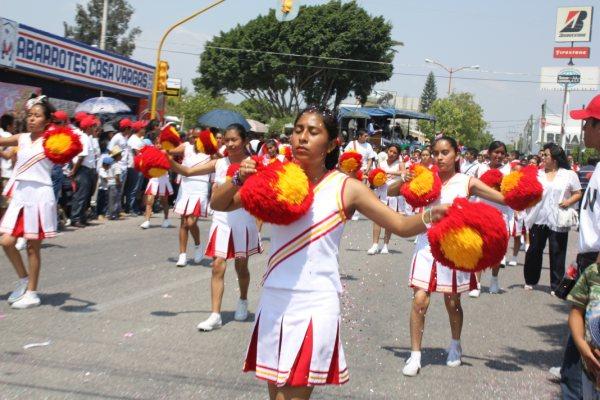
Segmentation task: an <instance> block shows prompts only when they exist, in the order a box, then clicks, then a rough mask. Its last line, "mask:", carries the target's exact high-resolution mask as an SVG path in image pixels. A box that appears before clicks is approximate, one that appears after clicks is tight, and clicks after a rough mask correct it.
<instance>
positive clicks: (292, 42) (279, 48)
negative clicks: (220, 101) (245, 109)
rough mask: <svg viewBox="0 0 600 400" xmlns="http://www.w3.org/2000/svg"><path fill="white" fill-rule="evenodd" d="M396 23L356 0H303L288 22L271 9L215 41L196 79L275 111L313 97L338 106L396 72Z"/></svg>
mask: <svg viewBox="0 0 600 400" xmlns="http://www.w3.org/2000/svg"><path fill="white" fill-rule="evenodd" d="M391 31H392V26H391V24H390V23H389V22H386V21H385V19H384V18H383V17H381V16H379V17H373V16H371V15H369V14H368V13H367V12H366V11H365V10H364V9H363V8H361V7H359V6H358V5H357V4H356V3H355V2H344V3H342V2H341V1H330V2H329V3H326V4H323V5H317V6H305V7H301V9H300V13H299V15H298V16H297V17H296V18H295V19H294V20H292V21H289V22H285V23H280V22H278V21H277V19H276V18H275V11H274V10H271V11H270V12H269V14H268V15H266V16H259V17H257V18H255V19H253V20H251V21H250V22H248V23H247V24H245V25H243V26H241V25H238V26H236V27H235V28H233V29H231V30H230V31H228V32H224V33H221V34H220V35H219V36H217V37H215V38H213V40H211V41H210V42H208V43H207V44H206V46H205V50H204V52H203V53H202V55H201V63H200V67H199V68H198V72H199V73H200V74H201V75H200V77H199V78H197V79H195V81H194V84H195V85H196V86H198V85H203V86H205V87H207V88H209V89H210V90H211V91H212V92H213V94H218V93H227V92H229V93H233V92H236V93H240V94H241V95H242V96H244V97H245V98H246V99H248V100H249V101H251V102H256V103H257V104H269V107H268V108H266V109H264V113H265V114H266V116H268V117H284V116H286V115H290V114H295V113H296V112H298V110H299V108H300V107H301V106H302V105H303V104H309V103H313V104H321V105H329V106H333V107H337V106H338V105H339V104H340V103H341V101H342V100H343V99H345V98H346V97H347V96H348V95H349V94H350V93H354V94H355V95H359V96H361V97H362V98H365V99H366V98H367V95H368V94H369V93H370V92H371V89H372V88H373V86H374V85H375V84H376V83H377V82H382V81H387V80H388V79H389V78H390V77H391V74H392V65H391V62H392V60H393V58H394V50H393V46H394V45H395V44H397V43H396V42H394V41H393V40H392V38H391ZM232 49H248V50H247V51H246V50H244V51H240V50H236V51H233V50H232ZM281 53H285V54H281ZM288 54H296V55H302V56H291V55H288ZM323 57H327V58H323ZM348 59H359V60H369V61H372V62H371V63H365V62H356V61H347V60H348Z"/></svg>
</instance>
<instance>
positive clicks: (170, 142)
mask: <svg viewBox="0 0 600 400" xmlns="http://www.w3.org/2000/svg"><path fill="white" fill-rule="evenodd" d="M158 142H159V143H160V145H161V147H162V148H163V149H165V150H172V149H174V148H175V147H177V146H179V145H180V144H181V137H179V132H177V129H175V127H174V126H173V125H171V124H168V125H166V126H165V127H164V128H162V129H161V131H160V134H159V135H158Z"/></svg>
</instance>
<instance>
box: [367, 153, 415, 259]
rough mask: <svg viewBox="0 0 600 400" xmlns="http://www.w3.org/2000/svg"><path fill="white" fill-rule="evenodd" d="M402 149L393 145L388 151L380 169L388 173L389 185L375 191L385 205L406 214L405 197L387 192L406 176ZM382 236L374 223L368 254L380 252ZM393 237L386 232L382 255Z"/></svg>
mask: <svg viewBox="0 0 600 400" xmlns="http://www.w3.org/2000/svg"><path fill="white" fill-rule="evenodd" d="M399 156H400V148H399V147H398V146H397V145H395V144H392V145H390V146H389V147H388V149H387V160H385V161H382V162H381V163H380V164H379V168H381V169H383V170H384V171H385V172H386V173H387V177H388V179H387V183H386V184H385V185H383V186H381V187H378V188H376V189H375V195H376V196H377V197H378V198H379V200H381V201H382V202H383V203H385V204H387V206H388V207H390V208H391V209H392V210H394V211H395V212H400V213H404V207H405V203H404V197H402V196H388V195H387V190H388V185H389V184H390V183H392V181H394V180H395V179H397V178H398V177H400V176H404V175H405V174H406V170H405V168H404V163H403V162H402V161H400V158H399ZM380 235H381V227H380V226H379V225H377V224H376V223H375V222H373V245H372V246H371V248H370V249H369V250H368V251H367V254H369V255H373V254H376V253H377V252H378V251H379V236H380ZM391 237H392V232H391V231H389V230H387V229H386V230H385V234H384V236H383V247H382V248H381V251H380V253H381V254H388V253H389V250H388V244H389V243H390V238H391Z"/></svg>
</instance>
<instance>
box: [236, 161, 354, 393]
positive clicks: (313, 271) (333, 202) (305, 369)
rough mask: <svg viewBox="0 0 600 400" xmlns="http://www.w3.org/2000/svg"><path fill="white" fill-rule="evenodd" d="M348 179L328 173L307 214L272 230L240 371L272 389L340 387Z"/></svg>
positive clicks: (342, 376)
mask: <svg viewBox="0 0 600 400" xmlns="http://www.w3.org/2000/svg"><path fill="white" fill-rule="evenodd" d="M347 179H348V177H347V176H346V175H345V174H343V173H341V172H338V171H331V172H329V173H328V174H327V175H326V176H325V177H324V178H323V179H322V180H321V182H320V183H319V184H317V185H316V186H315V188H314V196H315V197H314V201H313V204H312V205H311V207H310V209H309V210H308V212H307V213H306V214H305V215H304V216H302V217H301V218H300V219H299V220H297V221H295V222H293V223H291V224H290V225H286V226H282V225H272V227H271V229H272V232H271V249H270V256H269V261H268V265H267V270H266V272H265V274H264V276H263V289H262V293H261V298H260V303H259V307H258V309H257V311H256V315H257V317H256V321H255V323H254V330H253V333H252V337H251V340H250V345H249V347H248V352H247V355H246V361H245V363H244V371H245V372H247V371H254V372H255V375H256V377H257V378H259V379H262V380H265V381H268V382H270V383H272V384H275V385H277V386H286V385H287V386H314V385H326V384H335V385H339V384H343V383H346V382H347V381H348V369H347V367H346V359H345V357H344V349H343V346H342V340H341V337H340V336H341V335H340V321H341V320H340V303H339V294H340V293H341V292H342V285H341V281H340V275H339V271H338V268H339V265H338V252H339V245H340V239H341V236H342V232H343V229H344V224H345V222H346V220H347V216H346V215H345V212H344V204H343V200H342V194H343V191H344V187H345V184H346V180H347Z"/></svg>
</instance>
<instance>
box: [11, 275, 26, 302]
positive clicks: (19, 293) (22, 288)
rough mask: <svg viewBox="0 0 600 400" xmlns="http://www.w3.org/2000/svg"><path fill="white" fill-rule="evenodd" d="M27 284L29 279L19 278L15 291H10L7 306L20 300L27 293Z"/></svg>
mask: <svg viewBox="0 0 600 400" xmlns="http://www.w3.org/2000/svg"><path fill="white" fill-rule="evenodd" d="M28 284H29V277H25V278H21V279H19V280H18V281H17V283H16V284H15V290H13V291H12V293H11V294H10V296H8V300H7V301H8V304H12V303H14V302H16V301H17V300H20V299H21V297H23V295H24V294H25V292H26V291H27V285H28Z"/></svg>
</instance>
